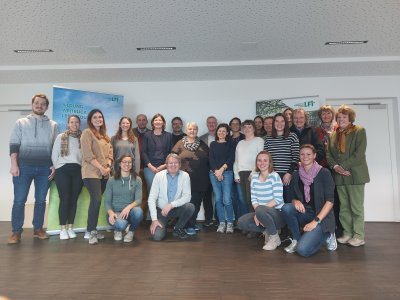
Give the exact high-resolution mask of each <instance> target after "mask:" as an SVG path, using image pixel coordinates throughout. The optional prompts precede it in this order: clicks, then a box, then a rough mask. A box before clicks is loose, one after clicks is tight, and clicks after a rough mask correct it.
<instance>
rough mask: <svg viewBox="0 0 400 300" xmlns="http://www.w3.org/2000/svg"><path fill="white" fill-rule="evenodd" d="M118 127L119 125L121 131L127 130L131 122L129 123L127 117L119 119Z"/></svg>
mask: <svg viewBox="0 0 400 300" xmlns="http://www.w3.org/2000/svg"><path fill="white" fill-rule="evenodd" d="M119 127H121V130H122V132H128V131H129V129H131V127H132V124H131V122H129V120H128V119H126V118H123V119H122V120H121V122H120V123H119Z"/></svg>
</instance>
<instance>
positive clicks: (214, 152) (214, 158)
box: [209, 139, 235, 171]
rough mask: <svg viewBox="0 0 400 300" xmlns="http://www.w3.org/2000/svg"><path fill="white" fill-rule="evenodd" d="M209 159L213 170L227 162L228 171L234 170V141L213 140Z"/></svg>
mask: <svg viewBox="0 0 400 300" xmlns="http://www.w3.org/2000/svg"><path fill="white" fill-rule="evenodd" d="M209 161H210V170H211V171H215V170H216V169H219V168H221V167H222V165H223V164H227V166H228V168H227V169H226V170H227V171H233V162H234V161H235V152H234V149H233V145H232V141H231V140H230V139H229V140H228V141H227V142H225V143H218V142H217V141H214V142H212V143H211V145H210V154H209Z"/></svg>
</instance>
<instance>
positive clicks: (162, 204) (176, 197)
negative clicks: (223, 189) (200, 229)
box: [148, 153, 195, 241]
mask: <svg viewBox="0 0 400 300" xmlns="http://www.w3.org/2000/svg"><path fill="white" fill-rule="evenodd" d="M165 164H166V167H167V169H166V170H162V171H160V172H158V173H157V174H156V175H155V176H154V180H153V183H152V185H151V190H150V195H149V199H148V205H149V210H150V216H151V220H152V222H151V226H150V233H151V235H152V236H153V240H155V241H161V240H162V239H163V238H164V237H165V235H166V233H167V222H168V220H169V219H170V218H177V219H178V221H177V223H176V225H175V228H174V232H173V235H174V236H176V237H178V238H180V239H185V238H187V237H188V235H187V234H186V231H185V229H184V227H185V225H186V223H187V221H188V220H189V219H190V217H191V216H192V215H193V213H194V209H195V208H194V205H193V204H192V203H190V199H191V196H192V195H191V192H190V178H189V174H188V173H186V172H185V171H182V170H180V167H181V159H180V157H179V156H178V155H176V154H173V153H171V154H169V155H168V156H167V159H166V160H165Z"/></svg>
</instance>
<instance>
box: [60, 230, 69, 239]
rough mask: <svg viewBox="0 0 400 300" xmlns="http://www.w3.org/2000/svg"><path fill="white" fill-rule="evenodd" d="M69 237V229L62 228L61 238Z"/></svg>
mask: <svg viewBox="0 0 400 300" xmlns="http://www.w3.org/2000/svg"><path fill="white" fill-rule="evenodd" d="M68 239H69V236H68V232H67V229H61V231H60V240H68Z"/></svg>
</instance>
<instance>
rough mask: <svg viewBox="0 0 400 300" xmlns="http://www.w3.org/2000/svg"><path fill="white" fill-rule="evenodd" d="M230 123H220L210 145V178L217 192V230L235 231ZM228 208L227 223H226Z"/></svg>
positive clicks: (221, 231)
mask: <svg viewBox="0 0 400 300" xmlns="http://www.w3.org/2000/svg"><path fill="white" fill-rule="evenodd" d="M229 132H230V130H229V126H228V124H225V123H222V124H219V125H218V127H217V130H216V134H215V136H216V138H215V141H214V142H212V143H211V145H210V159H209V160H210V180H211V184H212V187H213V191H214V194H215V206H216V209H217V215H218V220H219V225H218V229H217V232H219V233H224V232H225V231H226V233H233V206H232V198H231V191H232V183H233V162H234V152H233V147H232V145H231V143H232V142H231V141H230V138H229ZM225 210H226V224H225Z"/></svg>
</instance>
